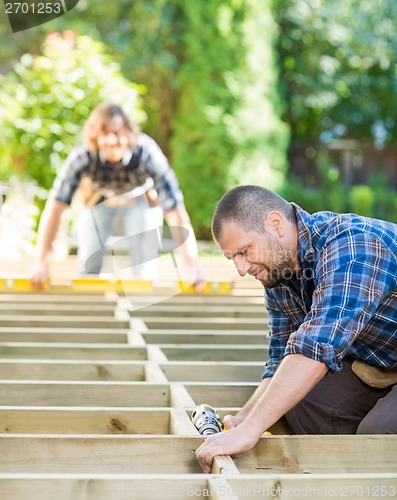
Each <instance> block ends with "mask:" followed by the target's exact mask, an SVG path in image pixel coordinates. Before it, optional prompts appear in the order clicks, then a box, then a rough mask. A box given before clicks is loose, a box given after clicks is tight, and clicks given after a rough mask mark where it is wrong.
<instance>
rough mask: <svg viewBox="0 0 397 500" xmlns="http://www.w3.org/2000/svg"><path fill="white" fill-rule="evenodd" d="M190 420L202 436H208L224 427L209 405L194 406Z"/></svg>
mask: <svg viewBox="0 0 397 500" xmlns="http://www.w3.org/2000/svg"><path fill="white" fill-rule="evenodd" d="M191 419H192V422H193V424H194V426H195V427H196V429H197V430H198V431H199V433H200V434H202V435H203V436H209V435H211V434H216V433H217V432H222V431H223V430H224V425H223V423H222V421H221V419H220V418H219V415H218V414H217V413H216V411H215V409H214V408H213V407H212V406H210V405H207V404H201V405H199V406H196V408H195V409H194V411H193V412H192V416H191Z"/></svg>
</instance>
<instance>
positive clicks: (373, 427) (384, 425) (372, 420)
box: [357, 412, 397, 434]
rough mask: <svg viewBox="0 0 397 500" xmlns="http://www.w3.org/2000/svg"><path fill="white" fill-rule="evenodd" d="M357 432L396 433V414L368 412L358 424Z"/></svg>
mask: <svg viewBox="0 0 397 500" xmlns="http://www.w3.org/2000/svg"><path fill="white" fill-rule="evenodd" d="M357 434H397V417H396V414H394V415H391V414H388V415H387V414H383V415H379V414H377V413H376V412H370V413H369V414H368V415H367V416H366V417H364V418H363V420H362V421H361V423H360V425H359V426H358V428H357Z"/></svg>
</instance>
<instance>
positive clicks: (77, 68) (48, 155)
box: [0, 32, 144, 189]
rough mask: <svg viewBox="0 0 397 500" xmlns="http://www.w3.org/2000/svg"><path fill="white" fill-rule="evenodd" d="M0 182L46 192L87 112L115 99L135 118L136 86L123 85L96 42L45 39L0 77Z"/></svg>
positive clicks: (67, 35) (71, 36)
mask: <svg viewBox="0 0 397 500" xmlns="http://www.w3.org/2000/svg"><path fill="white" fill-rule="evenodd" d="M0 84H1V86H0V101H1V102H2V104H3V106H2V108H1V114H0V125H1V128H2V130H3V134H2V135H1V137H0V156H1V162H0V178H1V179H7V178H9V177H10V176H11V175H12V174H13V173H17V174H18V175H19V176H21V177H24V178H26V179H34V180H36V181H37V182H38V183H39V185H40V186H43V187H45V188H47V189H48V188H49V187H50V186H51V184H52V181H53V178H54V176H55V173H56V171H57V169H58V168H59V167H60V166H61V164H62V162H63V160H64V159H65V157H66V155H67V154H68V152H69V151H70V149H71V148H72V146H74V145H75V144H76V143H77V142H78V141H79V132H80V130H81V127H82V125H83V123H84V121H85V120H86V118H87V117H88V115H89V113H90V111H91V110H92V108H93V107H94V106H95V105H96V104H98V103H100V102H103V101H109V100H111V101H116V102H117V103H119V104H120V105H123V107H124V108H125V109H126V111H127V112H129V113H130V114H133V116H134V117H135V119H138V120H141V119H143V118H144V114H143V112H142V111H141V109H140V107H139V103H138V99H139V90H140V88H139V86H137V85H135V84H132V83H130V82H128V81H127V80H126V79H125V78H124V77H123V76H122V74H121V71H120V67H119V65H118V64H117V63H115V62H112V60H111V59H110V58H109V56H107V55H106V54H105V52H104V47H103V45H102V44H101V43H100V42H96V41H94V40H92V39H91V38H89V37H87V36H81V37H76V36H75V35H74V33H72V32H65V33H64V34H63V35H60V34H59V33H55V34H52V35H50V36H48V37H47V38H46V41H45V44H44V48H43V52H42V54H41V55H37V56H33V55H31V54H25V55H23V56H22V57H21V59H20V61H19V62H18V63H16V64H15V65H14V67H13V70H12V71H11V72H9V73H8V74H7V75H6V76H1V77H0Z"/></svg>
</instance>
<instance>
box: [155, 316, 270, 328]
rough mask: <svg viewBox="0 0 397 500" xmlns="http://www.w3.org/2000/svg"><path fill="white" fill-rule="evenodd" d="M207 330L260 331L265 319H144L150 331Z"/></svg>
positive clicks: (265, 325)
mask: <svg viewBox="0 0 397 500" xmlns="http://www.w3.org/2000/svg"><path fill="white" fill-rule="evenodd" d="M198 323H199V324H200V328H202V329H208V330H210V331H211V330H261V331H263V330H264V329H265V328H266V327H267V321H266V318H260V319H258V318H206V317H201V318H199V320H198V319H197V318H179V317H170V318H145V324H146V326H147V327H148V328H149V329H150V330H151V329H153V328H156V329H160V328H161V329H164V330H165V329H172V330H176V329H184V330H190V329H191V328H192V327H196V328H197V324H198Z"/></svg>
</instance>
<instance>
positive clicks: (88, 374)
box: [0, 359, 167, 403]
mask: <svg viewBox="0 0 397 500" xmlns="http://www.w3.org/2000/svg"><path fill="white" fill-rule="evenodd" d="M0 380H58V381H61V380H69V381H72V380H80V381H90V380H91V381H125V382H142V381H144V380H146V381H151V380H152V381H154V380H153V379H152V378H148V376H147V367H146V364H145V362H143V361H117V360H114V361H111V362H106V361H105V362H103V363H102V362H100V361H97V362H95V361H85V360H75V359H71V360H57V361H52V360H36V359H24V360H18V359H0ZM163 381H167V379H166V378H164V379H163ZM0 403H1V402H0Z"/></svg>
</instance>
